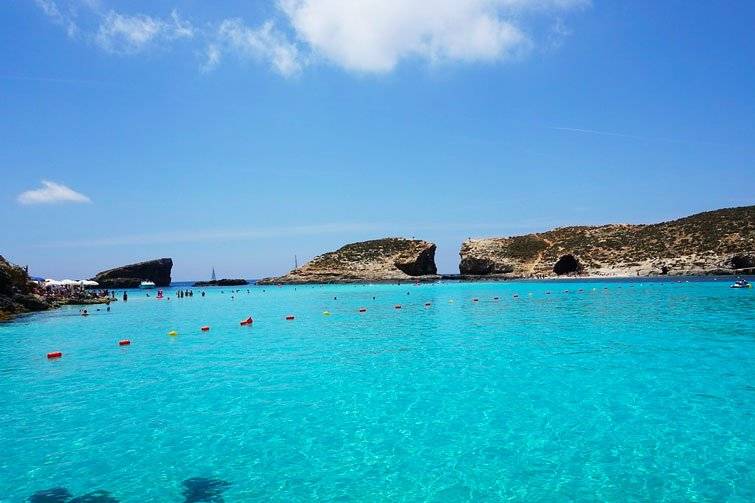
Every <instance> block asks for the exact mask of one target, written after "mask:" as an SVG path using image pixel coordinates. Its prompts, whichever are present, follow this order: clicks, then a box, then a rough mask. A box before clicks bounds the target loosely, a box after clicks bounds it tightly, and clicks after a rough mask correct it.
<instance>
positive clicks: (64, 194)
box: [18, 180, 92, 204]
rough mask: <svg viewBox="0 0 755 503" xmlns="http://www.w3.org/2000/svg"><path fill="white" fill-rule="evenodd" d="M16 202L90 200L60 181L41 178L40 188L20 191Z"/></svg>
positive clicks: (48, 202) (38, 202) (39, 202)
mask: <svg viewBox="0 0 755 503" xmlns="http://www.w3.org/2000/svg"><path fill="white" fill-rule="evenodd" d="M18 202H19V203H21V204H51V203H91V202H92V200H91V199H89V198H88V197H87V196H85V195H84V194H81V193H79V192H76V191H75V190H73V189H71V188H69V187H66V186H65V185H63V184H61V183H55V182H50V181H48V180H42V187H41V188H39V189H34V190H27V191H26V192H22V193H21V194H19V195H18Z"/></svg>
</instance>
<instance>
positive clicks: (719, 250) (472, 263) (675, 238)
mask: <svg viewBox="0 0 755 503" xmlns="http://www.w3.org/2000/svg"><path fill="white" fill-rule="evenodd" d="M753 250H755V206H745V207H741V208H727V209H721V210H716V211H708V212H705V213H699V214H697V215H692V216H689V217H686V218H681V219H679V220H673V221H670V222H663V223H659V224H651V225H627V224H613V225H601V226H595V227H588V226H582V227H562V228H558V229H554V230H551V231H547V232H542V233H536V234H527V235H523V236H513V237H507V238H486V239H471V240H468V241H465V242H464V243H463V244H462V246H461V251H460V254H459V255H460V256H461V262H460V264H459V270H460V272H461V274H462V275H463V276H483V277H491V276H492V277H501V278H521V277H533V276H563V275H601V276H637V275H639V276H647V275H656V274H658V275H660V274H669V275H692V274H736V273H740V272H741V273H745V272H747V271H748V270H749V272H750V273H752V272H753V270H752V268H753V267H755V252H753Z"/></svg>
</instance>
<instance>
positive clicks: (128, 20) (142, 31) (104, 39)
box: [95, 10, 194, 54]
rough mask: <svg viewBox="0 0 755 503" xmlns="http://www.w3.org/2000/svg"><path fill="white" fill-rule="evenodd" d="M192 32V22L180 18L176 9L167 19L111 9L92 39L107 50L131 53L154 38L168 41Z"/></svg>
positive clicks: (149, 43) (188, 35)
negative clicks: (121, 12)
mask: <svg viewBox="0 0 755 503" xmlns="http://www.w3.org/2000/svg"><path fill="white" fill-rule="evenodd" d="M193 36H194V28H193V27H192V25H191V23H190V22H188V21H185V20H183V19H182V18H181V17H180V16H179V14H178V12H177V11H176V10H173V12H171V14H170V19H168V20H164V19H159V18H154V17H151V16H146V15H144V14H136V15H133V16H129V15H125V14H120V13H118V12H115V11H110V12H108V14H107V15H106V16H105V18H104V19H103V20H102V23H101V24H100V26H99V29H98V31H97V36H96V37H95V40H96V42H97V45H99V46H100V47H101V48H102V49H104V50H105V51H107V52H111V53H115V54H134V53H137V52H140V51H142V50H144V49H145V48H146V47H149V46H150V45H151V44H153V43H154V42H156V41H157V40H167V41H171V40H176V39H179V38H192V37H193Z"/></svg>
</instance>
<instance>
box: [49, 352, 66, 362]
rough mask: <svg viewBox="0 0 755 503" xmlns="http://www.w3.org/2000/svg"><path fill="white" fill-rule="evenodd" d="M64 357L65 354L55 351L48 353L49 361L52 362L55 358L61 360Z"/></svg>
mask: <svg viewBox="0 0 755 503" xmlns="http://www.w3.org/2000/svg"><path fill="white" fill-rule="evenodd" d="M61 356H63V353H61V352H60V351H53V352H52V353H47V359H48V360H52V359H53V358H60V357H61Z"/></svg>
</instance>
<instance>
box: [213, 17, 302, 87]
mask: <svg viewBox="0 0 755 503" xmlns="http://www.w3.org/2000/svg"><path fill="white" fill-rule="evenodd" d="M217 36H218V40H219V42H220V43H221V44H223V45H225V46H226V47H228V48H230V49H231V50H233V51H235V52H236V53H238V54H240V55H242V56H246V57H251V58H253V59H258V60H264V61H269V62H270V64H271V65H272V67H273V69H274V70H275V71H277V72H278V73H280V74H281V75H283V76H286V77H288V76H291V75H295V74H297V73H299V72H300V71H301V69H302V66H303V64H304V59H303V58H302V55H301V54H300V52H299V49H298V48H297V47H296V45H294V44H293V43H292V42H291V41H290V40H289V39H288V37H286V35H285V34H284V33H282V32H280V31H278V30H277V29H276V28H275V24H274V23H273V22H272V21H267V22H265V23H264V24H263V25H262V26H260V27H259V28H250V27H248V26H246V25H245V24H244V22H243V21H241V20H240V19H226V20H225V21H223V22H222V23H221V24H220V27H219V28H218V34H217ZM212 47H213V46H211V48H212ZM211 48H208V61H207V62H208V63H212V60H213V59H214V60H215V62H216V63H215V64H217V61H219V60H220V53H219V48H218V46H217V45H216V46H214V50H215V51H217V53H214V52H212V50H211Z"/></svg>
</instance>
